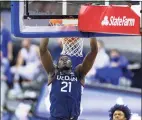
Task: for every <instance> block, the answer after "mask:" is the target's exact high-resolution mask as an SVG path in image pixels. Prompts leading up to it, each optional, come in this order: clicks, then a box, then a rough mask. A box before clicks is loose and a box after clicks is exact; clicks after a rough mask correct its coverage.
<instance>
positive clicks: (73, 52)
mask: <svg viewBox="0 0 142 120" xmlns="http://www.w3.org/2000/svg"><path fill="white" fill-rule="evenodd" d="M62 45H63V49H62V52H61V55H69V56H76V57H82V56H83V54H82V52H83V38H77V37H70V38H69V37H67V38H63V39H62Z"/></svg>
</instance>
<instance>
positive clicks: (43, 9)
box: [11, 0, 118, 38]
mask: <svg viewBox="0 0 142 120" xmlns="http://www.w3.org/2000/svg"><path fill="white" fill-rule="evenodd" d="M90 3H93V4H95V5H109V4H108V2H105V1H99V0H91V1H90V0H78V1H73V0H70V1H69V0H49V1H37V0H32V1H27V0H24V1H20V2H16V1H14V2H13V1H12V5H11V8H12V9H11V11H12V16H11V17H12V22H13V23H12V25H13V27H12V28H13V30H12V31H13V33H14V35H15V36H17V37H32V38H35V37H37V38H38V37H90V36H112V34H104V33H87V32H85V33H83V32H80V31H79V30H78V12H79V10H80V7H81V5H84V4H90ZM55 19H56V20H55ZM53 21H54V22H53ZM55 22H56V23H57V24H56V25H55V24H54V25H53V23H55ZM70 25H71V26H72V27H68V26H70ZM115 35H118V34H113V36H115Z"/></svg>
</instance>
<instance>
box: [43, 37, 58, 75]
mask: <svg viewBox="0 0 142 120" xmlns="http://www.w3.org/2000/svg"><path fill="white" fill-rule="evenodd" d="M48 42H49V39H48V38H43V39H41V40H40V57H41V61H42V64H43V66H44V68H45V70H46V71H47V73H53V72H54V70H55V68H54V65H53V60H52V56H51V54H50V52H49V50H48V48H47V45H48Z"/></svg>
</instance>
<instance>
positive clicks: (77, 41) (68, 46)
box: [50, 20, 83, 57]
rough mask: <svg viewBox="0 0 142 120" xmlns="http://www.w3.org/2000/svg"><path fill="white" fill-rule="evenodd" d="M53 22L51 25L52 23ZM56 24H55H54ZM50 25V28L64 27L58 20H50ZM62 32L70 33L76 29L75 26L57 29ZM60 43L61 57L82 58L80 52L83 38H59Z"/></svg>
mask: <svg viewBox="0 0 142 120" xmlns="http://www.w3.org/2000/svg"><path fill="white" fill-rule="evenodd" d="M52 22H53V23H52ZM56 22H57V23H56ZM50 25H52V26H66V25H65V24H64V23H63V21H62V23H61V21H60V20H51V21H50ZM59 29H60V30H62V31H63V29H64V31H69V30H70V31H72V30H75V29H76V25H74V26H73V25H68V27H62V28H59ZM61 42H62V45H63V46H62V47H63V48H62V52H61V55H69V56H76V57H82V56H83V54H82V51H83V38H79V37H65V38H61Z"/></svg>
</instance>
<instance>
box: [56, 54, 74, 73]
mask: <svg viewBox="0 0 142 120" xmlns="http://www.w3.org/2000/svg"><path fill="white" fill-rule="evenodd" d="M57 67H58V69H59V70H61V71H62V70H71V69H72V61H71V58H70V57H68V56H66V55H62V56H60V57H59V60H58V63H57Z"/></svg>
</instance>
